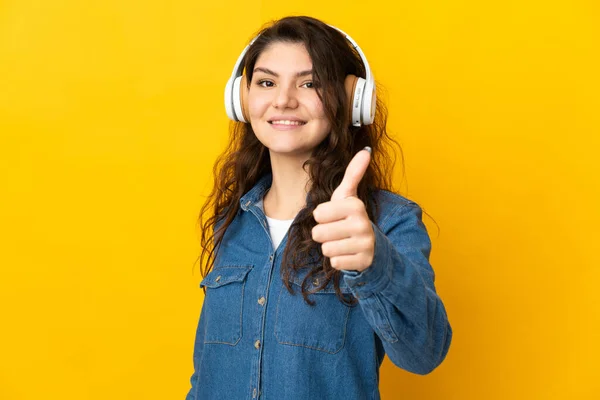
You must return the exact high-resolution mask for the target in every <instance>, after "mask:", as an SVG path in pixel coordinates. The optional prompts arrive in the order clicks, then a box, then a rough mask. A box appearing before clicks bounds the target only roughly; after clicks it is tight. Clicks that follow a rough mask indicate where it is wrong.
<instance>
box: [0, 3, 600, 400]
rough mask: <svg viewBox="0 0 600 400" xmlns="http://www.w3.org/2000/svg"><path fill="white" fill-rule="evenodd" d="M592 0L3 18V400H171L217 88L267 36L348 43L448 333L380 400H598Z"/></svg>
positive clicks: (107, 6) (190, 313)
mask: <svg viewBox="0 0 600 400" xmlns="http://www.w3.org/2000/svg"><path fill="white" fill-rule="evenodd" d="M598 11H599V10H598V6H597V3H596V2H593V1H568V0H565V1H562V2H552V1H540V0H533V1H529V2H522V1H517V0H508V1H501V2H493V3H489V2H483V1H478V0H462V1H421V2H419V1H411V2H407V1H404V2H396V1H380V0H373V1H368V2H364V1H331V2H323V1H314V0H310V1H302V2H300V1H298V2H296V4H293V5H290V3H286V2H280V1H260V2H248V3H246V2H242V1H202V0H200V1H191V0H179V1H167V0H163V1H131V0H103V1H81V0H77V1H76V0H46V1H17V0H12V1H11V0H5V1H3V2H1V3H0V203H1V204H0V229H1V241H0V246H1V249H0V250H1V251H0V274H1V275H0V321H1V322H0V323H1V325H0V326H1V327H0V338H1V340H0V398H1V399H7V400H21V399H42V398H43V399H60V400H70V399H79V400H83V399H85V400H87V399H90V400H92V399H94V400H96V399H97V400H100V399H102V400H105V399H113V400H119V399H161V400H162V399H182V398H183V397H184V395H185V393H186V392H187V389H188V385H189V376H190V375H191V373H192V346H193V339H194V333H195V328H196V323H197V319H198V314H199V311H200V307H201V302H202V295H201V293H202V291H201V290H200V289H199V288H198V283H199V281H200V274H199V272H198V265H197V264H196V265H194V262H195V259H196V256H197V255H198V251H199V245H198V242H199V241H198V230H197V226H196V217H197V214H198V211H199V209H200V206H201V204H202V202H203V197H202V196H203V195H206V194H207V193H208V189H209V188H210V185H211V182H212V181H211V179H212V175H211V168H212V163H213V161H214V159H215V157H216V156H217V154H218V153H219V152H220V151H221V150H222V148H223V146H224V144H225V142H226V139H227V126H228V122H227V118H226V115H225V111H224V107H223V100H222V97H223V89H224V84H225V82H226V80H227V78H228V76H229V74H230V73H231V69H232V67H233V63H234V62H235V60H236V58H237V56H238V55H239V52H240V51H241V49H242V48H243V47H244V45H245V44H246V43H247V41H248V40H249V39H250V38H251V36H252V34H253V33H254V32H255V31H256V30H258V29H259V27H260V26H261V25H262V24H263V23H265V22H267V21H269V20H271V19H273V18H278V17H282V16H285V15H288V14H295V15H299V14H309V15H312V16H315V17H318V18H321V19H323V20H325V21H326V22H329V23H331V24H333V25H336V26H338V27H340V28H341V29H344V30H346V31H347V32H348V33H349V34H350V35H351V36H353V38H354V39H355V40H357V42H358V43H359V44H360V45H361V47H362V48H363V50H364V51H365V53H366V54H367V57H368V59H369V61H370V64H371V67H372V69H373V72H374V74H375V77H376V79H377V80H378V81H379V82H380V83H381V84H382V85H384V86H385V87H386V88H387V92H388V93H387V94H386V95H385V98H386V99H387V101H388V105H389V109H390V121H389V122H390V123H389V128H390V132H391V133H392V134H393V135H394V137H396V138H397V139H398V140H399V141H400V142H401V144H402V146H403V149H404V152H405V157H406V180H402V179H401V177H402V171H401V169H400V168H398V170H397V171H396V172H395V177H396V183H397V184H398V185H399V186H401V188H402V190H403V194H404V195H407V196H408V197H411V198H412V199H414V200H415V201H417V202H419V203H420V204H421V205H422V206H423V207H424V208H425V210H426V211H428V212H429V213H430V214H431V215H432V216H433V218H434V219H435V221H436V222H437V224H439V227H440V230H439V232H438V229H437V227H436V225H435V223H434V222H433V221H432V220H431V219H428V218H426V223H427V225H428V227H429V229H430V233H431V236H432V240H433V254H432V264H433V266H434V269H435V271H436V277H437V279H436V285H437V289H438V292H439V294H440V295H441V297H442V299H443V300H444V302H445V305H446V309H447V311H448V315H449V319H450V322H451V324H452V326H453V329H454V338H453V342H452V346H451V349H450V352H449V354H448V357H447V358H446V361H445V362H444V363H443V364H442V365H441V366H440V367H439V368H438V369H437V370H435V371H434V372H433V373H432V374H430V375H427V376H417V375H412V374H410V373H407V372H405V371H402V370H399V369H397V368H394V367H393V366H392V365H391V363H390V362H389V361H387V360H386V362H385V364H384V368H383V370H382V394H383V398H384V399H461V400H464V399H478V400H479V399H503V400H504V399H567V398H568V399H597V398H600V373H599V371H600V368H599V367H598V365H597V364H596V360H598V359H599V357H600V345H599V343H598V341H599V339H600V334H599V333H598V330H599V328H600V288H599V278H600V272H599V270H598V265H600V258H599V256H598V249H599V248H600V246H599V245H598V242H599V241H600V235H599V234H598V231H599V229H600V211H599V210H598V208H599V205H600V190H599V186H600V184H599V182H600V177H599V173H600V160H599V159H600V157H599V156H598V155H597V153H598V151H599V150H600V146H599V144H600V140H599V136H600V118H599V111H598V110H599V106H600V100H599V97H598V93H599V89H600V85H599V79H598V71H600V63H599V60H598V53H599V52H600V49H599V44H598V43H599V38H600V35H599V28H598V20H599V16H600V15H599V14H600V13H599V12H598Z"/></svg>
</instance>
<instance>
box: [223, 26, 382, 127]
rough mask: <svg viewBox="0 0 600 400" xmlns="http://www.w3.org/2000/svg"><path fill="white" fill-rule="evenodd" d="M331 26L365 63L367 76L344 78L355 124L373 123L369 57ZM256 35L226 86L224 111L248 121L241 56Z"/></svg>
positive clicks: (235, 118) (353, 123) (373, 89)
mask: <svg viewBox="0 0 600 400" xmlns="http://www.w3.org/2000/svg"><path fill="white" fill-rule="evenodd" d="M329 26H330V27H332V28H334V29H336V30H338V31H340V32H341V33H342V34H343V35H344V36H345V37H346V39H347V40H348V41H349V42H350V43H351V44H352V46H353V47H354V48H355V49H356V51H357V52H358V54H359V55H360V58H361V59H362V61H363V64H364V65H365V71H366V75H367V76H366V78H360V77H357V76H355V75H348V76H346V79H345V81H344V86H345V88H346V95H347V96H348V98H350V99H352V102H350V108H351V112H350V115H351V116H352V125H354V126H361V125H370V124H372V123H373V121H374V119H375V106H376V103H377V102H376V95H375V79H374V78H373V75H371V69H370V68H369V63H368V61H367V58H366V57H365V55H364V53H363V52H362V50H361V49H360V47H359V46H358V44H357V43H356V42H355V41H354V40H352V38H351V37H350V36H348V35H347V34H346V33H345V32H343V31H342V30H341V29H338V28H336V27H335V26H332V25H329ZM256 39H257V37H256V38H254V39H252V41H251V42H250V44H248V45H247V46H246V47H245V48H244V50H243V51H242V54H240V56H239V57H238V59H237V62H236V63H235V67H233V73H232V74H231V78H229V80H228V81H227V85H226V86H225V111H226V112H227V116H228V117H229V118H230V119H232V120H234V121H240V122H248V120H249V118H248V101H247V98H248V96H247V95H248V88H247V84H246V75H243V74H242V73H243V70H244V66H243V65H242V60H243V59H244V56H245V55H246V52H247V51H248V48H249V47H250V46H252V43H254V41H255V40H256Z"/></svg>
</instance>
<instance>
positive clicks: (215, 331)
mask: <svg viewBox="0 0 600 400" xmlns="http://www.w3.org/2000/svg"><path fill="white" fill-rule="evenodd" d="M252 267H253V266H252V265H224V266H219V267H215V268H214V269H213V270H212V271H211V272H210V273H209V274H208V275H206V277H205V278H204V279H203V280H202V282H200V286H201V287H202V286H204V287H205V288H206V294H205V296H204V302H205V304H204V307H203V311H202V313H203V315H202V318H205V319H206V330H205V332H204V343H220V344H228V345H231V346H235V345H236V344H237V343H238V342H239V341H240V339H241V338H242V309H243V306H244V286H245V284H246V276H247V275H248V272H250V270H251V269H252Z"/></svg>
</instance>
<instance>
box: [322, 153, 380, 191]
mask: <svg viewBox="0 0 600 400" xmlns="http://www.w3.org/2000/svg"><path fill="white" fill-rule="evenodd" d="M365 150H366V151H365ZM370 161H371V148H370V147H369V146H367V147H365V148H364V149H362V150H361V151H359V152H358V153H356V155H355V156H354V157H353V158H352V160H350V164H348V167H346V172H345V173H344V178H343V179H342V183H340V185H339V186H338V187H337V188H336V189H335V190H334V191H333V194H332V195H331V200H342V199H345V198H346V197H351V196H356V195H357V190H358V184H359V183H360V180H361V179H362V178H363V176H364V175H365V172H366V171H367V168H368V167H369V162H370Z"/></svg>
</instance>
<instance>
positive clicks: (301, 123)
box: [271, 120, 304, 125]
mask: <svg viewBox="0 0 600 400" xmlns="http://www.w3.org/2000/svg"><path fill="white" fill-rule="evenodd" d="M271 123H272V124H276V125H304V122H300V121H288V120H279V121H271Z"/></svg>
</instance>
